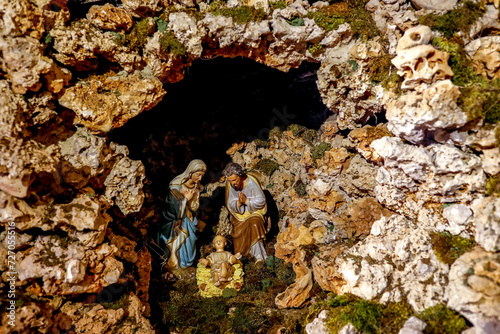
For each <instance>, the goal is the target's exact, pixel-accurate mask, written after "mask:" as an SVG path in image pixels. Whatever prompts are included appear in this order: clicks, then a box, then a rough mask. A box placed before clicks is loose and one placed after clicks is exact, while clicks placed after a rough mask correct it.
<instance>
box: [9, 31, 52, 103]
mask: <svg viewBox="0 0 500 334" xmlns="http://www.w3.org/2000/svg"><path fill="white" fill-rule="evenodd" d="M0 52H1V53H2V59H1V64H2V69H3V71H4V72H6V73H7V74H8V76H9V79H10V81H11V82H12V90H13V91H14V92H16V93H19V94H24V93H26V92H27V91H29V90H31V91H34V92H36V91H38V90H39V89H40V88H41V86H42V83H41V75H43V74H46V73H48V72H49V71H50V70H51V68H52V62H53V61H52V60H51V59H50V58H47V57H45V56H44V55H43V51H42V47H41V45H40V43H39V42H38V40H36V39H34V38H32V37H3V36H0Z"/></svg>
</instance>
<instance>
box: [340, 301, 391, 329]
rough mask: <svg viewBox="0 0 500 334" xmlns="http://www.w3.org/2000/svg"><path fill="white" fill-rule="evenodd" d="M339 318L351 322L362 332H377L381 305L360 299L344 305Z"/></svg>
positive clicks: (380, 317) (380, 316)
mask: <svg viewBox="0 0 500 334" xmlns="http://www.w3.org/2000/svg"><path fill="white" fill-rule="evenodd" d="M339 318H340V320H341V321H343V322H344V323H351V324H352V325H353V326H354V327H355V328H356V329H357V330H359V331H362V332H363V333H366V334H371V333H373V334H375V333H379V330H378V329H379V328H380V322H381V320H382V305H380V304H377V303H373V302H369V301H366V300H360V301H357V302H354V303H352V304H348V305H346V306H345V308H344V310H343V311H342V313H341V314H340V317H339Z"/></svg>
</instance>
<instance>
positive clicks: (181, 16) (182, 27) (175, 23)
mask: <svg viewBox="0 0 500 334" xmlns="http://www.w3.org/2000/svg"><path fill="white" fill-rule="evenodd" d="M168 24H169V28H170V29H171V30H172V32H173V33H174V35H175V37H176V38H177V39H178V40H179V42H181V44H182V45H184V46H186V49H187V52H188V54H191V55H192V56H193V57H195V58H199V57H201V54H202V52H203V46H202V38H201V36H202V32H201V31H200V30H199V29H198V26H197V22H196V18H195V17H193V16H192V15H189V14H188V13H185V12H175V13H170V15H169V16H168Z"/></svg>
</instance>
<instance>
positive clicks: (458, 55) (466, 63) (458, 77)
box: [432, 37, 480, 87]
mask: <svg viewBox="0 0 500 334" xmlns="http://www.w3.org/2000/svg"><path fill="white" fill-rule="evenodd" d="M432 45H434V46H435V47H437V48H438V49H441V50H443V51H446V52H448V53H449V54H450V59H449V60H448V64H449V65H450V67H451V69H452V71H453V78H452V79H451V81H452V82H453V83H454V84H455V85H457V86H461V87H467V86H470V85H472V84H474V83H477V82H479V81H480V77H479V76H478V75H477V73H476V72H475V71H474V68H473V67H472V62H471V60H470V58H469V57H468V56H467V53H466V52H465V50H464V48H463V47H462V45H461V44H460V42H459V41H456V40H454V39H450V40H448V39H445V38H441V37H436V38H434V39H433V40H432Z"/></svg>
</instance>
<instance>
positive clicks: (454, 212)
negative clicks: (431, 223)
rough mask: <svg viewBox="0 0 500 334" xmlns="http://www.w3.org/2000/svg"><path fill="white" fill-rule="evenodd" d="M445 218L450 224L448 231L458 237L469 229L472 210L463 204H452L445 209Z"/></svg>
mask: <svg viewBox="0 0 500 334" xmlns="http://www.w3.org/2000/svg"><path fill="white" fill-rule="evenodd" d="M443 217H444V218H446V220H448V223H449V227H448V228H447V230H448V231H450V233H451V234H453V235H458V234H460V233H461V232H462V231H464V230H465V229H466V228H467V224H468V223H469V221H470V219H471V218H472V210H471V209H470V208H469V207H468V206H466V205H463V204H452V205H450V206H448V207H446V208H444V210H443Z"/></svg>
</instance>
